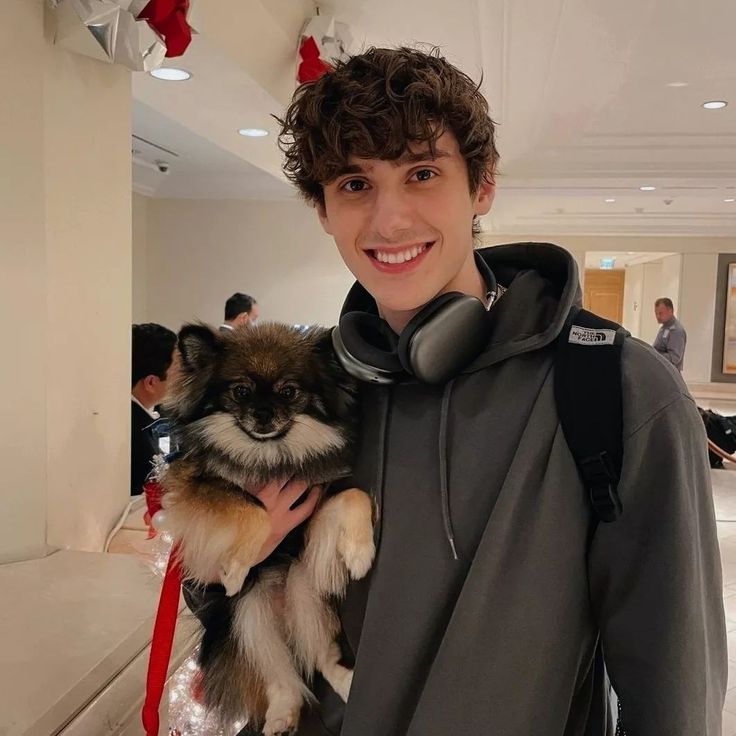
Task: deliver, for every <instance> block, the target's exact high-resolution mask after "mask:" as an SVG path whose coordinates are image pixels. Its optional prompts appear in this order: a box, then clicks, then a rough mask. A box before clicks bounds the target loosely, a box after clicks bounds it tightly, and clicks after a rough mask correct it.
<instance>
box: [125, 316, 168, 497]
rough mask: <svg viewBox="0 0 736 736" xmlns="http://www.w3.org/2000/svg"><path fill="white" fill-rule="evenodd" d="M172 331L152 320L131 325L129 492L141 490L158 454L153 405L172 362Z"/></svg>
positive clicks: (161, 395)
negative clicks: (153, 426)
mask: <svg viewBox="0 0 736 736" xmlns="http://www.w3.org/2000/svg"><path fill="white" fill-rule="evenodd" d="M175 349H176V334H175V333H174V332H172V331H171V330H169V329H167V328H166V327H163V326H162V325H157V324H154V323H148V324H142V325H133V344H132V358H133V361H132V375H131V385H132V389H131V404H130V410H131V415H130V492H131V494H132V495H138V494H140V493H142V492H143V484H144V483H145V480H146V478H147V477H148V474H149V473H150V472H151V463H152V461H153V458H154V457H155V456H156V455H158V454H160V452H161V451H160V449H159V445H158V438H157V437H156V435H155V434H154V432H153V431H152V429H151V425H152V424H153V423H154V422H155V421H156V420H157V419H158V418H159V417H158V413H157V412H156V409H155V407H156V406H157V405H158V404H159V403H161V401H162V399H163V398H164V395H165V394H166V385H167V381H168V378H169V374H170V368H171V364H172V362H173V361H174V357H175V356H174V351H175Z"/></svg>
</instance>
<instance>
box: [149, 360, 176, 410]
mask: <svg viewBox="0 0 736 736" xmlns="http://www.w3.org/2000/svg"><path fill="white" fill-rule="evenodd" d="M180 368H181V355H180V353H179V349H178V348H174V352H173V353H172V354H171V365H170V366H169V369H168V370H167V371H166V376H165V377H164V378H163V379H161V378H159V377H158V376H149V377H148V379H150V393H151V400H152V402H153V406H158V404H160V403H161V402H162V401H163V400H164V398H165V396H166V392H167V391H168V388H169V384H170V383H172V382H173V381H174V380H176V377H177V376H178V373H179V370H180ZM148 379H147V380H148Z"/></svg>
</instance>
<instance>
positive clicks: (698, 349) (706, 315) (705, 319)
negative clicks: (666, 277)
mask: <svg viewBox="0 0 736 736" xmlns="http://www.w3.org/2000/svg"><path fill="white" fill-rule="evenodd" d="M717 278H718V254H717V253H684V254H683V256H682V279H681V281H680V306H679V309H678V310H677V316H678V318H679V319H680V320H681V321H682V324H683V326H684V327H685V330H687V348H686V349H685V366H684V369H683V377H684V378H685V380H686V381H688V382H692V383H709V382H710V378H711V363H712V362H713V324H714V319H715V309H716V281H717Z"/></svg>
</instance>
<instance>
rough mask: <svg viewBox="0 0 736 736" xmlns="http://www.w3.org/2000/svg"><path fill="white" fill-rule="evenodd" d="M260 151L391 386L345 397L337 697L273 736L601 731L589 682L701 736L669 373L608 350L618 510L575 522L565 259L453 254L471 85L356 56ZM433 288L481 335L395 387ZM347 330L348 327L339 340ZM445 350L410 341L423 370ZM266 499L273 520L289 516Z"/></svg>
mask: <svg viewBox="0 0 736 736" xmlns="http://www.w3.org/2000/svg"><path fill="white" fill-rule="evenodd" d="M281 141H282V146H283V148H284V151H285V155H286V165H285V170H286V172H287V174H288V175H289V176H290V177H291V178H292V180H293V181H294V182H295V183H296V185H297V187H298V188H299V190H300V191H301V192H302V194H303V195H304V197H305V198H306V199H307V200H308V201H309V202H310V203H312V204H313V205H314V206H315V207H316V210H317V214H318V216H319V218H320V221H321V222H322V225H323V227H324V228H325V230H326V231H327V232H328V233H330V234H331V235H332V236H333V237H334V239H335V243H336V245H337V248H338V250H339V251H340V254H341V256H342V257H343V259H344V261H345V263H346V264H347V266H348V268H349V269H350V270H351V271H352V273H353V274H354V275H355V277H356V279H357V282H358V284H357V285H356V286H355V287H354V288H353V290H352V291H351V292H350V295H349V296H348V299H347V302H346V304H345V308H344V314H343V317H342V319H341V325H340V334H341V337H343V338H344V342H345V346H346V347H347V348H348V350H349V351H352V350H353V349H354V348H355V345H356V344H357V343H361V342H362V343H363V345H362V347H363V348H365V347H366V345H367V346H368V347H369V348H370V349H368V350H366V351H365V353H364V354H366V355H368V357H367V358H365V359H364V360H365V361H372V363H373V366H374V367H375V370H376V372H377V375H379V376H382V375H387V374H388V373H393V375H394V381H393V384H392V385H373V384H369V383H366V384H365V385H363V386H362V389H361V402H360V403H361V406H360V409H361V412H362V414H361V434H362V436H361V446H360V450H359V454H358V460H357V463H356V466H355V477H356V481H357V485H359V486H361V487H363V488H365V489H367V490H369V491H371V492H372V493H373V494H374V496H375V498H376V502H377V505H378V509H379V512H378V522H377V524H378V529H377V539H378V542H379V544H378V554H377V558H376V561H375V564H374V567H373V570H372V573H371V575H370V579H369V580H367V581H362V582H361V583H360V584H356V585H354V586H353V587H351V588H350V589H349V591H348V594H347V597H346V599H345V601H344V602H343V604H342V606H341V620H342V625H343V631H344V642H343V644H344V654H345V660H346V661H347V662H348V663H352V662H353V661H354V662H355V675H354V680H353V684H352V690H351V693H350V698H349V701H348V704H347V705H346V706H342V704H341V702H340V701H339V699H338V698H337V696H336V695H334V693H332V692H331V691H330V689H329V688H328V687H327V686H325V685H323V683H321V682H320V681H319V680H318V681H317V682H316V683H315V687H314V690H315V694H316V696H317V699H318V701H319V702H318V705H317V707H315V708H314V709H312V710H311V711H310V712H309V713H308V714H305V715H304V717H303V719H302V723H301V725H300V728H299V734H301V735H302V736H307V735H308V736H316V735H317V734H321V735H325V734H333V735H336V734H342V735H343V736H404V735H408V736H451V735H454V734H493V736H532V734H534V735H535V736H536V735H537V734H545V735H550V736H552V735H554V736H607V735H609V734H612V733H613V730H612V729H613V726H612V723H611V717H610V712H609V708H608V703H607V698H608V691H609V688H608V684H607V680H606V671H607V673H608V675H609V676H610V679H611V681H612V683H613V686H614V688H615V690H616V692H617V693H618V695H619V696H620V699H621V702H622V713H623V723H624V725H625V728H626V730H627V732H628V733H629V734H630V735H631V736H663V734H667V736H694V735H695V734H698V735H699V736H719V735H720V733H721V715H720V712H721V708H722V706H723V701H724V693H725V687H726V642H725V626H724V616H723V609H722V600H721V569H720V561H719V554H718V546H717V539H716V530H715V523H714V514H713V504H712V498H711V492H710V481H709V470H708V463H707V460H706V454H705V438H704V432H703V425H702V422H701V421H700V418H699V416H698V413H697V410H696V408H695V406H694V404H693V401H692V399H691V398H690V397H689V395H688V393H687V390H686V388H685V386H684V384H683V383H682V381H681V379H680V377H679V375H678V374H677V373H676V371H674V370H672V369H671V368H670V367H669V366H668V365H666V364H665V363H664V361H662V360H661V359H660V358H659V357H658V356H657V354H656V353H655V352H654V351H653V350H652V349H651V348H649V347H647V346H645V345H643V344H642V343H640V342H638V341H635V340H633V339H629V340H627V342H626V344H625V347H624V352H623V397H624V432H623V440H624V462H623V473H622V477H621V481H620V484H619V486H618V491H619V496H620V498H621V501H622V503H623V509H624V510H623V514H622V516H621V517H620V518H619V519H618V520H617V521H615V522H613V523H610V524H603V523H601V524H597V523H596V522H595V521H594V518H593V514H592V510H591V503H590V501H589V499H588V498H587V497H586V494H585V492H584V489H583V485H582V482H581V479H580V476H579V473H578V469H577V467H576V464H575V462H574V460H573V458H572V456H571V453H570V450H569V449H568V447H567V445H566V442H565V439H564V437H563V434H562V432H561V428H560V422H559V418H558V412H557V407H556V403H555V396H554V391H553V375H554V356H555V348H554V343H555V341H556V338H557V336H558V335H559V333H560V332H561V330H562V327H563V324H564V323H565V320H566V318H567V316H568V313H569V312H570V310H571V308H572V307H573V306H574V305H576V304H578V303H579V301H580V289H579V286H578V280H577V272H576V267H575V262H574V260H573V259H572V258H571V257H570V255H569V254H567V253H566V252H565V251H563V250H562V249H560V248H557V247H555V246H552V245H546V244H537V243H524V244H517V245H512V246H504V247H499V248H490V249H486V250H482V251H479V252H478V253H477V254H476V253H474V250H473V245H474V233H473V230H474V223H475V221H476V218H477V217H478V216H481V215H484V214H486V213H487V212H488V211H489V210H490V208H491V204H492V202H493V194H494V172H495V167H496V164H497V160H498V154H497V151H496V148H495V144H494V126H493V123H492V121H491V119H490V118H489V116H488V107H487V103H486V101H485V100H484V99H483V97H482V95H481V94H480V92H479V90H478V87H477V85H475V84H474V83H473V82H472V81H471V80H470V79H469V78H468V77H467V76H465V75H464V74H462V73H461V72H459V71H458V70H457V69H456V68H454V67H453V66H451V65H450V64H449V63H447V62H446V61H445V60H444V59H442V58H441V57H440V56H439V55H438V54H436V53H432V54H425V53H422V52H419V51H414V50H407V49H397V50H388V49H371V50H369V51H367V52H365V53H363V54H361V55H359V56H355V57H353V58H352V59H351V60H349V61H348V62H346V63H344V64H338V66H337V69H336V70H335V71H334V73H330V74H328V75H326V76H324V77H323V78H322V79H320V80H319V81H317V82H315V83H312V84H309V85H306V86H303V87H301V88H300V89H299V90H298V91H297V93H296V95H295V98H294V100H293V102H292V104H291V106H290V107H289V109H288V111H287V113H286V115H285V119H284V121H283V135H282V138H281ZM477 259H480V260H477ZM491 273H492V275H491ZM493 276H495V280H496V281H497V283H498V288H494V286H493V280H494V279H493ZM448 292H461V293H462V294H466V295H469V296H473V297H477V299H478V300H480V302H481V303H482V304H483V305H484V306H485V307H490V309H489V311H488V312H487V317H486V318H487V320H488V323H489V324H488V325H487V327H488V333H489V336H488V337H487V339H486V340H485V343H484V344H483V345H482V346H481V349H480V352H479V354H478V355H476V356H475V357H474V358H472V359H471V360H470V362H469V363H467V364H466V365H462V366H461V367H460V368H459V369H458V370H457V371H456V373H455V375H454V376H452V377H449V378H447V379H446V380H443V381H442V382H441V383H440V384H439V385H437V384H435V383H426V382H423V381H422V380H417V379H416V378H412V377H411V376H410V375H408V374H406V373H405V374H404V375H403V377H402V376H401V371H400V369H401V367H402V365H399V366H398V369H397V367H396V365H397V357H396V354H397V351H398V352H401V349H402V343H401V341H400V337H399V336H401V335H402V334H405V329H406V328H407V325H409V323H410V322H411V321H412V319H413V318H414V317H415V316H416V315H417V314H418V313H420V312H421V314H422V315H423V316H422V317H421V318H418V319H424V315H425V312H424V311H423V310H424V308H425V307H426V305H428V304H431V305H432V307H431V309H433V308H434V307H435V306H436V305H437V302H436V301H435V300H436V299H437V297H438V296H440V295H443V294H446V293H448ZM494 292H496V294H497V295H496V297H495V298H494ZM498 294H500V298H499V296H498ZM481 311H482V310H481ZM379 315H380V318H381V320H380V321H379V320H378V316H379ZM351 322H352V323H354V325H355V324H357V325H360V324H363V325H367V326H369V328H368V327H367V328H366V330H365V331H364V332H363V333H361V332H360V330H357V334H352V338H351V344H350V345H348V344H347V339H348V337H349V335H348V333H349V330H348V329H347V328H348V326H349V323H351ZM415 322H416V320H415ZM414 327H415V324H414V323H413V324H412V325H410V329H412V330H413V329H414ZM343 328H345V331H346V334H345V335H343ZM432 330H433V327H432V326H431V325H430V327H429V328H428V331H427V332H426V333H425V334H428V335H429V337H430V339H431V337H432V334H433V333H432ZM467 337H468V335H466V334H465V333H463V332H462V331H460V330H458V331H457V334H454V335H452V336H450V337H449V338H447V339H446V342H445V344H444V345H440V346H439V349H438V346H435V350H434V355H435V357H436V358H437V362H440V363H443V362H444V361H445V357H448V358H452V357H454V356H455V354H456V353H457V352H458V351H459V349H460V348H461V347H462V346H463V345H464V344H465V343H466V341H467ZM358 347H359V348H360V347H361V346H360V344H358ZM443 347H444V350H442V348H443ZM593 349H595V348H593ZM371 350H372V352H371ZM420 357H421V356H420ZM402 360H403V365H404V367H405V364H406V362H407V359H406V357H405V356H404V358H403V359H402ZM434 367H436V366H435V365H434V364H430V365H425V366H424V368H426V369H427V370H429V371H430V372H431V370H432V369H433V368H434ZM382 371H383V373H382ZM581 401H584V402H595V396H584V397H581ZM292 491H293V489H290V493H291V492H292ZM267 495H268V501H267V502H265V505H266V507H267V509H268V510H269V511H270V513H271V516H272V519H273V521H274V525H275V527H276V528H279V529H281V530H284V529H288V528H290V526H291V525H292V523H291V520H290V517H289V514H294V513H295V511H296V510H290V509H289V506H288V504H280V505H279V503H278V493H275V494H274V493H272V492H270V491H269V493H268V494H267ZM294 521H296V520H294ZM267 551H268V550H266V551H264V554H266V553H267ZM604 659H605V670H604V666H603V660H604Z"/></svg>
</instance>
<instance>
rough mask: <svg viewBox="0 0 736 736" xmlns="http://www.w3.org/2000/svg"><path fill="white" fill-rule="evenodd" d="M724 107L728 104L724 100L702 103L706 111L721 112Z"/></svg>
mask: <svg viewBox="0 0 736 736" xmlns="http://www.w3.org/2000/svg"><path fill="white" fill-rule="evenodd" d="M726 105H728V102H726V101H725V100H711V101H710V102H704V103H703V107H704V108H705V109H706V110H722V109H723V108H724V107H726Z"/></svg>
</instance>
